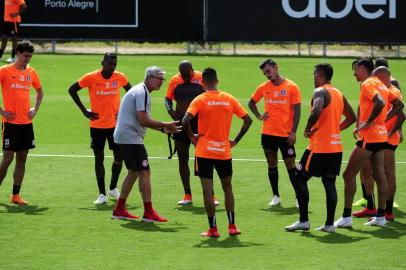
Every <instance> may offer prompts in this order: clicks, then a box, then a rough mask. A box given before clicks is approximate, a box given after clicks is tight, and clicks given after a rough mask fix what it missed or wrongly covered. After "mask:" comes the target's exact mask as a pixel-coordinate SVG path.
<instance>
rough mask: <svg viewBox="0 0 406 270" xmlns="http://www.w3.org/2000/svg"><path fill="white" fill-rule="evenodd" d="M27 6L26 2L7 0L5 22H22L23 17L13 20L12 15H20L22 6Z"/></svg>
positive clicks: (5, 2) (22, 0)
mask: <svg viewBox="0 0 406 270" xmlns="http://www.w3.org/2000/svg"><path fill="white" fill-rule="evenodd" d="M23 4H25V2H24V0H5V1H4V21H5V22H18V23H19V22H21V17H20V15H18V16H17V17H14V18H12V17H11V16H10V14H12V13H18V12H19V11H20V6H21V5H23Z"/></svg>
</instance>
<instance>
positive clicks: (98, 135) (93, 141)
mask: <svg viewBox="0 0 406 270" xmlns="http://www.w3.org/2000/svg"><path fill="white" fill-rule="evenodd" d="M113 134H114V128H90V147H91V148H92V149H93V150H104V145H105V144H106V140H107V142H108V143H109V149H110V150H113V151H117V150H118V146H117V144H116V143H115V142H114V138H113Z"/></svg>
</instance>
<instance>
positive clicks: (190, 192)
mask: <svg viewBox="0 0 406 270" xmlns="http://www.w3.org/2000/svg"><path fill="white" fill-rule="evenodd" d="M184 191H185V194H189V195H192V190H191V189H190V188H184Z"/></svg>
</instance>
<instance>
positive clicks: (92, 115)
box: [83, 110, 99, 121]
mask: <svg viewBox="0 0 406 270" xmlns="http://www.w3.org/2000/svg"><path fill="white" fill-rule="evenodd" d="M83 115H84V116H85V117H86V118H89V119H90V120H92V121H93V120H97V119H99V114H98V113H95V112H92V111H91V110H86V111H84V112H83Z"/></svg>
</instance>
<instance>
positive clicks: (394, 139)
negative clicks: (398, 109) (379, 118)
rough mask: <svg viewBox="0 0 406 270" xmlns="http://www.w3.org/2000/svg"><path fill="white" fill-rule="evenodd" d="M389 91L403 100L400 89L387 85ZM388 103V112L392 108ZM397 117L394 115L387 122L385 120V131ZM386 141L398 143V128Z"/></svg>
mask: <svg viewBox="0 0 406 270" xmlns="http://www.w3.org/2000/svg"><path fill="white" fill-rule="evenodd" d="M389 91H390V92H391V93H393V94H394V95H395V96H396V97H397V98H398V99H400V100H403V97H402V94H401V92H400V90H399V89H397V88H396V87H395V86H394V85H392V86H391V87H389ZM388 105H389V110H388V112H389V111H390V110H391V109H392V105H391V104H388ZM397 118H398V117H397V116H395V117H393V118H391V119H389V120H388V121H387V122H385V125H386V130H387V131H391V130H392V128H393V127H394V126H395V123H396V119H397ZM388 143H389V144H391V145H399V143H400V134H399V130H398V131H396V132H395V133H394V134H393V135H392V136H391V137H389V138H388Z"/></svg>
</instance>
